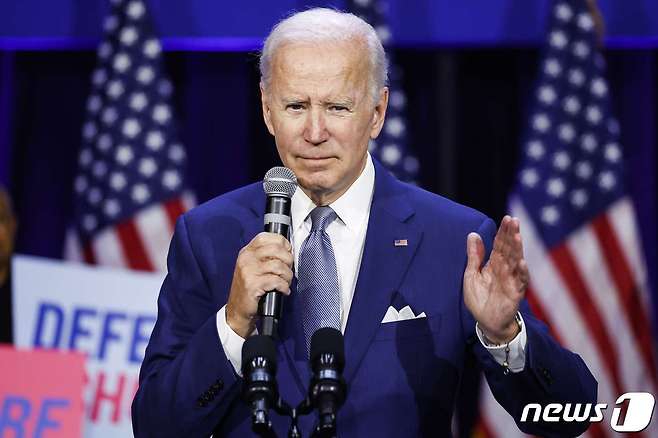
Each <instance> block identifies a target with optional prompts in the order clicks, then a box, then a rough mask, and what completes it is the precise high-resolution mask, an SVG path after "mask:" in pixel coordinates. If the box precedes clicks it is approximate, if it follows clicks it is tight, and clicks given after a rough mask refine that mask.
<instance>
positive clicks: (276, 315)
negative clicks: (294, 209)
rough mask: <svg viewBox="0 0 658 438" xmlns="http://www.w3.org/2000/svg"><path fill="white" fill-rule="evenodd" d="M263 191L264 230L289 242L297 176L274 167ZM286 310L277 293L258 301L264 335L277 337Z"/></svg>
mask: <svg viewBox="0 0 658 438" xmlns="http://www.w3.org/2000/svg"><path fill="white" fill-rule="evenodd" d="M263 190H264V191H265V194H266V195H267V202H266V204H265V218H264V219H265V231H267V232H269V233H277V234H280V235H282V236H283V237H285V238H286V239H288V240H290V238H289V231H290V225H291V224H292V219H291V217H290V205H291V203H292V200H291V198H292V195H294V194H295V190H297V177H296V176H295V174H294V173H293V172H292V170H290V169H288V168H287V167H273V168H271V169H270V170H268V171H267V173H266V174H265V178H263ZM282 308H283V297H282V296H281V293H279V292H277V291H268V292H267V293H265V295H263V296H262V297H261V299H260V301H259V302H258V314H259V315H260V316H261V321H262V330H263V334H264V335H267V336H271V337H275V336H276V335H277V327H278V325H279V319H280V318H281V312H282Z"/></svg>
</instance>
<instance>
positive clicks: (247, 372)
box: [242, 335, 279, 436]
mask: <svg viewBox="0 0 658 438" xmlns="http://www.w3.org/2000/svg"><path fill="white" fill-rule="evenodd" d="M242 376H243V377H244V384H243V388H242V398H243V399H244V400H245V401H246V402H247V403H248V404H249V406H250V407H251V424H252V429H253V431H254V432H255V433H257V434H258V435H259V436H273V432H272V422H271V421H270V418H269V410H270V408H271V407H275V405H276V403H277V400H278V398H279V395H278V389H277V384H276V347H275V346H274V340H273V339H272V338H271V337H269V336H265V335H255V336H251V337H249V338H247V340H246V341H245V342H244V344H243V345H242Z"/></svg>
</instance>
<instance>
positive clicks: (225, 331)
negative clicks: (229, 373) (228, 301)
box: [217, 306, 244, 377]
mask: <svg viewBox="0 0 658 438" xmlns="http://www.w3.org/2000/svg"><path fill="white" fill-rule="evenodd" d="M217 334H218V335H219V341H220V342H221V343H222V348H223V349H224V354H226V357H227V358H228V360H229V361H230V362H231V365H233V369H234V370H235V372H236V374H237V375H238V376H240V377H242V344H244V338H242V337H241V336H240V335H239V334H237V333H235V332H234V331H233V329H232V328H231V327H229V325H228V323H227V322H226V306H222V308H221V309H219V310H218V311H217Z"/></svg>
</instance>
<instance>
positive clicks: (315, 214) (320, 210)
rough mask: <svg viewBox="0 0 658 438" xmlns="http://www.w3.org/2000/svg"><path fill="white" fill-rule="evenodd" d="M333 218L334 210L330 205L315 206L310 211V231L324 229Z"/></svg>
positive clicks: (334, 215)
mask: <svg viewBox="0 0 658 438" xmlns="http://www.w3.org/2000/svg"><path fill="white" fill-rule="evenodd" d="M334 219H336V212H335V211H333V210H332V209H331V207H327V206H324V207H315V208H314V209H313V210H312V211H311V231H318V230H320V231H324V230H325V229H326V228H327V227H328V226H329V224H330V223H331V222H333V220H334Z"/></svg>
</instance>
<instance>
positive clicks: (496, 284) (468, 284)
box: [464, 216, 529, 344]
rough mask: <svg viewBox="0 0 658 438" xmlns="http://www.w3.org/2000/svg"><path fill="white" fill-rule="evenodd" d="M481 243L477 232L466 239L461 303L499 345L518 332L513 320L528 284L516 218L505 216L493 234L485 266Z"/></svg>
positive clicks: (487, 334)
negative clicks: (466, 259) (465, 263)
mask: <svg viewBox="0 0 658 438" xmlns="http://www.w3.org/2000/svg"><path fill="white" fill-rule="evenodd" d="M484 251H485V250H484V243H483V242H482V239H481V238H480V236H479V235H478V234H477V233H470V234H469V235H468V239H467V241H466V252H467V255H468V264H467V265H466V270H465V271H464V302H465V304H466V307H467V308H468V310H469V311H470V312H471V313H472V314H473V317H474V318H475V320H476V321H477V322H478V324H479V326H480V329H481V330H482V331H483V332H484V335H485V336H486V337H487V338H488V339H490V340H491V341H493V342H495V343H498V344H503V343H507V342H509V341H511V340H512V339H513V338H514V337H515V336H516V335H517V334H518V332H519V327H518V324H517V323H516V321H515V316H516V312H517V311H518V310H519V304H520V302H521V300H522V299H523V297H524V295H525V290H526V288H527V286H528V278H529V275H528V266H527V264H526V261H525V259H524V258H523V244H522V242H521V231H520V226H519V220H518V219H517V218H512V217H510V216H505V217H504V218H503V220H502V221H501V223H500V228H499V229H498V232H497V233H496V237H495V239H494V243H493V249H492V251H491V256H490V257H489V260H488V261H487V263H486V265H484V267H482V263H483V261H484V255H485V254H484Z"/></svg>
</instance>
